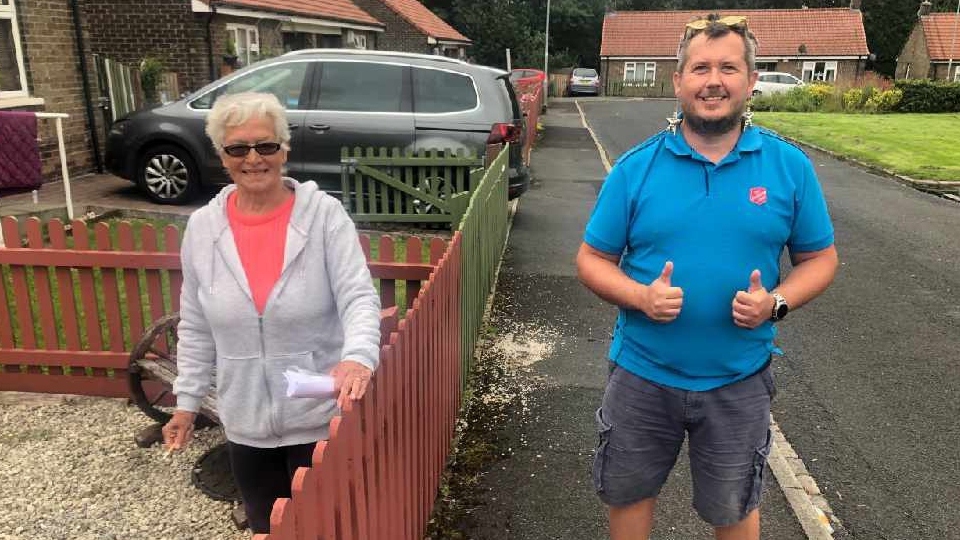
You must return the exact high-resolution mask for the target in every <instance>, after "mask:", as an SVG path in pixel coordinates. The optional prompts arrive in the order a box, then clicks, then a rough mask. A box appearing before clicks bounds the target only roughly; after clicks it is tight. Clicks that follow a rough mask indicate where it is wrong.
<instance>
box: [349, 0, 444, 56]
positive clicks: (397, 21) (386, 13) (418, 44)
mask: <svg viewBox="0 0 960 540" xmlns="http://www.w3.org/2000/svg"><path fill="white" fill-rule="evenodd" d="M353 3H354V4H356V5H357V6H358V7H359V8H360V9H362V10H364V11H366V12H367V13H369V14H370V15H373V17H374V18H375V19H377V20H378V21H380V22H382V23H383V24H385V25H387V27H386V30H385V31H384V32H382V33H380V34H378V35H377V39H376V45H377V47H376V48H377V49H378V50H381V51H403V52H411V53H421V54H432V52H433V50H432V46H431V45H429V44H427V36H426V35H424V34H423V32H421V31H420V30H418V29H417V27H416V26H414V25H412V24H411V23H410V22H408V21H407V20H406V19H404V18H403V17H401V16H400V15H398V14H397V12H396V11H394V10H392V9H390V8H389V7H387V5H386V4H384V3H383V2H381V1H380V0H354V2H353Z"/></svg>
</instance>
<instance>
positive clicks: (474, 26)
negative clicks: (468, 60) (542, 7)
mask: <svg viewBox="0 0 960 540" xmlns="http://www.w3.org/2000/svg"><path fill="white" fill-rule="evenodd" d="M451 11H452V14H451V15H450V20H449V21H447V22H449V23H451V24H452V26H453V27H454V28H456V29H457V30H459V31H460V32H461V33H463V34H464V35H466V36H467V37H469V38H470V39H471V40H472V41H473V46H472V47H470V50H469V52H468V54H469V55H470V56H472V57H473V59H474V60H475V61H476V62H477V63H479V64H485V65H488V66H499V67H506V55H505V51H506V49H508V48H509V49H510V51H511V54H512V56H513V58H514V59H515V61H514V64H516V65H521V64H524V65H537V64H535V63H534V62H535V61H536V58H537V52H538V50H539V51H542V50H543V31H542V30H538V28H539V26H538V25H536V24H534V21H533V17H532V15H533V14H532V12H531V9H530V3H529V2H527V1H524V0H488V1H486V2H477V1H475V0H452V2H451Z"/></svg>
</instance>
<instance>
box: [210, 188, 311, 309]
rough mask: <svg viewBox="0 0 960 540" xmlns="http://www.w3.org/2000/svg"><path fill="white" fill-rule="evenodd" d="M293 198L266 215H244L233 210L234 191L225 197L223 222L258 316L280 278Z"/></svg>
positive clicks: (234, 207)
mask: <svg viewBox="0 0 960 540" xmlns="http://www.w3.org/2000/svg"><path fill="white" fill-rule="evenodd" d="M294 200H295V197H294V196H293V194H292V193H291V194H290V197H289V198H288V199H287V200H286V201H285V202H284V203H283V204H281V205H280V206H278V207H277V208H276V209H274V210H271V211H270V212H269V213H266V214H244V213H242V212H241V211H240V210H238V209H237V192H236V191H234V192H233V193H231V194H230V195H229V196H228V197H227V220H228V221H229V222H230V230H231V231H232V232H233V239H234V242H235V243H236V245H237V252H239V253H240V263H241V264H242V265H243V271H244V273H245V274H246V275H247V282H248V283H249V284H250V292H251V293H253V303H254V305H255V306H256V307H257V312H258V313H260V314H261V315H262V314H263V310H264V309H265V308H266V306H267V299H268V298H270V291H272V290H273V286H274V285H275V284H276V283H277V280H278V279H280V272H281V271H282V270H283V253H284V250H285V249H286V247H287V225H288V224H289V223H290V214H291V212H293V202H294Z"/></svg>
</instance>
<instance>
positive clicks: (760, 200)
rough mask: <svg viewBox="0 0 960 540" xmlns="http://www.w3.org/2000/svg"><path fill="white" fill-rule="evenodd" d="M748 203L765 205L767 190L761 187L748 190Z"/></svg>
mask: <svg viewBox="0 0 960 540" xmlns="http://www.w3.org/2000/svg"><path fill="white" fill-rule="evenodd" d="M750 202H752V203H753V204H756V205H761V204H766V203H767V188H765V187H762V186H761V187H752V188H750Z"/></svg>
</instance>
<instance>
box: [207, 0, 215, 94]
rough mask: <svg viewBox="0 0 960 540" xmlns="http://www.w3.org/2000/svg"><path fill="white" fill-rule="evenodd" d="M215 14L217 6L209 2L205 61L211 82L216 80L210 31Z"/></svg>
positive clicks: (211, 1)
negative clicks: (208, 67)
mask: <svg viewBox="0 0 960 540" xmlns="http://www.w3.org/2000/svg"><path fill="white" fill-rule="evenodd" d="M216 14H217V5H216V4H215V3H214V2H213V0H210V16H209V17H207V60H208V63H209V64H210V81H209V82H213V81H215V80H217V72H216V71H215V66H214V62H213V33H212V32H211V31H210V27H211V26H212V25H213V17H214V16H215V15H216Z"/></svg>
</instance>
